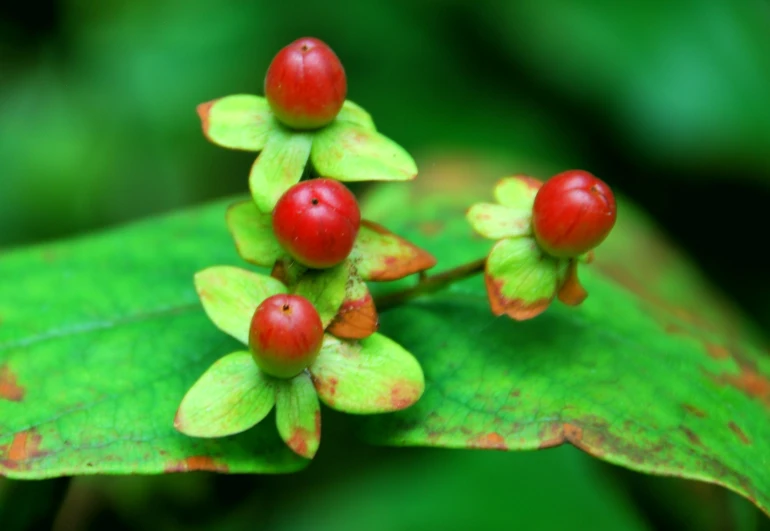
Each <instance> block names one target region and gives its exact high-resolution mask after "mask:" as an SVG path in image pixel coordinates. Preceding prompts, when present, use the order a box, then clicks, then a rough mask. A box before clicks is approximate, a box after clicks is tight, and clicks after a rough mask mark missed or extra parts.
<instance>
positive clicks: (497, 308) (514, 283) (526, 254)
mask: <svg viewBox="0 0 770 531" xmlns="http://www.w3.org/2000/svg"><path fill="white" fill-rule="evenodd" d="M541 184H542V183H541V182H540V181H538V180H536V179H533V178H531V177H526V176H521V175H517V176H513V177H506V178H503V179H501V180H500V181H499V182H498V183H497V185H496V187H495V192H494V194H495V199H496V200H497V203H476V204H475V205H473V206H472V207H471V208H470V209H469V210H468V212H467V213H466V218H467V219H468V222H470V224H471V226H472V227H473V229H474V230H475V231H476V232H477V233H479V234H480V235H481V236H483V237H485V238H489V239H491V240H497V243H496V244H495V245H494V247H492V250H491V251H490V253H489V256H488V258H487V263H486V270H485V274H484V280H485V282H486V286H487V296H488V298H489V303H490V306H491V308H492V312H493V313H494V314H495V315H508V316H509V317H511V318H512V319H516V320H525V319H531V318H533V317H535V316H537V315H539V314H541V313H542V312H544V311H545V310H546V308H548V306H549V305H550V304H551V301H552V300H553V299H554V297H556V296H557V295H558V296H559V298H560V300H561V301H562V302H564V303H565V304H570V305H577V304H580V303H581V302H582V301H583V299H585V290H583V288H582V287H581V286H580V283H579V282H578V280H577V270H576V267H574V265H571V264H570V261H569V260H566V259H557V258H554V257H552V256H549V255H547V254H545V253H544V252H543V251H542V250H541V249H540V247H539V246H538V245H537V242H535V239H534V236H533V234H532V205H533V203H534V201H535V195H536V194H537V190H538V188H539V187H540V185H541Z"/></svg>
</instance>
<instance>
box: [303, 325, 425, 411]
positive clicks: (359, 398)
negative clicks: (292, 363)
mask: <svg viewBox="0 0 770 531" xmlns="http://www.w3.org/2000/svg"><path fill="white" fill-rule="evenodd" d="M310 374H312V375H313V383H314V384H315V388H316V390H317V391H318V396H319V397H320V398H321V400H322V401H323V402H324V403H325V404H326V405H328V406H329V407H331V408H334V409H337V410H339V411H344V412H346V413H356V414H372V413H387V412H390V411H398V410H401V409H405V408H407V407H409V406H411V405H412V404H414V403H415V402H417V400H419V398H420V396H422V392H423V391H424V389H425V379H424V377H423V374H422V368H420V364H419V363H418V362H417V360H416V359H415V358H414V356H412V355H411V354H410V353H409V352H407V351H406V350H404V348H403V347H401V345H399V344H398V343H396V342H394V341H393V340H391V339H388V338H387V337H385V336H383V335H381V334H373V335H371V336H369V337H368V338H366V339H362V340H361V341H344V340H340V339H337V338H336V337H333V336H331V335H329V334H326V336H325V337H324V344H323V347H322V348H321V353H320V354H319V355H318V359H316V361H315V362H314V363H313V365H312V366H311V367H310Z"/></svg>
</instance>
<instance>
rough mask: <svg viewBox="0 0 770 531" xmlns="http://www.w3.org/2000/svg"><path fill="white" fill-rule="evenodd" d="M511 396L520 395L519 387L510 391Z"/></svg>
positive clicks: (516, 396)
mask: <svg viewBox="0 0 770 531" xmlns="http://www.w3.org/2000/svg"><path fill="white" fill-rule="evenodd" d="M511 396H512V397H514V398H518V397H520V396H521V390H520V389H514V390H513V391H511Z"/></svg>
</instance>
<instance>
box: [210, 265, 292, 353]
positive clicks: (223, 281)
mask: <svg viewBox="0 0 770 531" xmlns="http://www.w3.org/2000/svg"><path fill="white" fill-rule="evenodd" d="M195 288H196V289H197V290H198V296H199V297H200V300H201V303H202V304H203V308H204V309H205V310H206V314H208V316H209V319H211V321H212V322H213V323H214V324H215V325H216V326H217V327H218V328H219V329H220V330H222V331H223V332H225V333H227V334H230V335H231V336H233V337H234V338H235V339H237V340H238V341H240V342H241V343H243V344H244V345H248V344H249V326H250V325H251V318H252V316H253V315H254V311H255V310H256V309H257V306H259V305H260V304H262V301H264V300H265V299H266V298H268V297H270V296H272V295H277V294H279V293H286V291H287V290H286V286H284V285H283V284H282V283H281V282H280V281H278V280H276V279H274V278H272V277H268V276H266V275H260V274H259V273H252V272H251V271H246V270H245V269H240V268H237V267H232V266H214V267H209V268H207V269H204V270H203V271H199V272H198V273H196V274H195Z"/></svg>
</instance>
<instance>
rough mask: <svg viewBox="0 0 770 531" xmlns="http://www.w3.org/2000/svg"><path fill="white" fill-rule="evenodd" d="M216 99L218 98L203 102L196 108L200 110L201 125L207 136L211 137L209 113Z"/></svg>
mask: <svg viewBox="0 0 770 531" xmlns="http://www.w3.org/2000/svg"><path fill="white" fill-rule="evenodd" d="M216 101H217V100H211V101H207V102H206V103H201V104H200V105H198V106H197V107H196V108H195V110H196V111H197V112H198V116H199V117H200V119H201V127H202V129H203V134H204V136H205V137H206V138H209V114H210V111H211V107H212V105H214V104H215V103H216Z"/></svg>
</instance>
